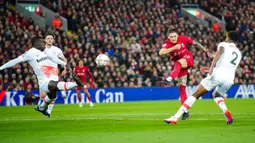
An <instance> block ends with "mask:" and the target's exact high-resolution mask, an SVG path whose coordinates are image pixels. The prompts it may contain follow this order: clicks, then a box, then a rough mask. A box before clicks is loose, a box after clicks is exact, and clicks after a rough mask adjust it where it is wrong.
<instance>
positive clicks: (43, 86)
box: [39, 76, 58, 92]
mask: <svg viewBox="0 0 255 143" xmlns="http://www.w3.org/2000/svg"><path fill="white" fill-rule="evenodd" d="M50 81H58V77H57V78H56V76H51V77H50V78H47V79H45V80H44V81H40V82H39V88H40V89H41V90H42V91H44V92H49V89H48V85H49V82H50Z"/></svg>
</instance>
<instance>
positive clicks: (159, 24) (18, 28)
mask: <svg viewBox="0 0 255 143" xmlns="http://www.w3.org/2000/svg"><path fill="white" fill-rule="evenodd" d="M187 2H191V3H198V1H188V0H186V1H185V0H183V1H182V3H187ZM209 2H210V3H209ZM213 2H214V1H213V0H211V1H207V0H204V1H200V3H199V4H200V5H201V7H202V8H204V9H205V10H207V11H208V12H211V13H212V14H214V15H216V16H218V17H220V18H221V17H222V15H220V14H221V13H219V12H218V11H219V10H220V7H219V5H220V6H223V7H224V10H225V11H224V12H223V13H222V14H224V15H223V16H224V17H225V20H226V22H228V25H227V28H228V29H234V30H237V31H239V32H240V35H241V38H240V43H239V48H240V49H241V51H242V53H243V60H242V62H241V65H240V67H239V68H238V71H237V77H236V79H235V83H239V84H248V83H255V72H254V71H255V64H254V61H255V55H254V53H255V51H254V49H255V47H254V44H255V42H254V41H255V23H254V21H255V20H254V18H255V5H254V2H250V3H249V4H248V5H242V4H239V3H241V2H239V1H230V2H222V1H221V3H217V4H216V3H213ZM209 4H210V7H209V6H208V5H209ZM211 4H212V7H211ZM45 5H46V6H48V7H49V8H51V9H53V10H54V11H55V12H59V14H60V15H62V16H64V17H65V18H66V19H67V20H68V29H69V30H70V31H69V32H63V31H61V30H58V31H54V32H55V35H56V43H55V44H56V46H58V47H59V48H61V49H62V50H63V52H64V54H65V56H66V57H68V61H69V64H68V73H67V75H66V76H64V77H62V80H67V81H69V80H71V79H70V73H72V69H73V67H74V66H75V65H76V62H77V60H78V59H79V58H83V59H84V62H85V64H86V65H87V66H89V68H90V69H91V71H92V73H93V75H94V77H95V81H96V85H95V87H104V88H107V87H142V86H148V87H150V86H156V81H157V80H161V79H163V78H164V77H166V76H167V75H169V73H170V72H171V70H172V66H173V63H172V62H171V61H170V60H169V58H168V57H167V56H166V57H163V58H161V57H159V54H158V51H159V49H160V48H161V45H162V43H163V42H164V40H165V39H166V31H167V28H168V27H169V26H170V25H173V26H175V27H176V28H177V30H178V32H179V33H180V34H183V35H188V36H190V37H192V38H193V39H195V40H197V41H199V42H200V43H202V44H203V45H204V46H206V47H207V48H208V49H209V50H210V51H212V52H213V51H215V50H216V45H217V44H218V42H220V41H223V40H224V37H225V32H224V31H222V30H221V29H219V31H218V32H215V31H214V30H213V28H206V27H202V26H201V25H199V23H192V22H190V21H189V19H188V18H187V17H183V16H182V14H181V13H180V10H179V8H178V7H175V6H171V5H170V4H169V3H168V0H152V1H142V0H140V1H136V0H104V1H98V0H94V1H92V0H88V1H82V0H62V1H61V3H58V2H57V1H54V0H48V1H47V0H46V3H45ZM0 11H4V12H0V13H1V14H0V19H1V21H0V64H1V65H2V64H3V63H5V62H7V61H8V60H10V59H12V58H15V57H17V56H19V55H20V54H22V53H23V52H24V51H25V50H26V49H28V48H29V47H31V44H29V36H31V35H34V34H43V33H45V32H46V31H45V30H42V29H40V28H39V26H38V25H35V24H34V23H33V21H32V20H30V19H25V18H24V16H22V14H20V13H19V12H17V11H15V10H12V9H9V8H7V9H3V8H0ZM2 14H4V15H2ZM52 30H54V28H52V27H49V28H48V29H47V31H52ZM190 49H191V51H192V53H193V55H194V58H195V65H194V67H193V69H191V70H190V75H189V80H188V85H197V84H198V83H199V82H200V81H201V79H202V78H203V77H204V76H205V74H203V73H201V72H200V71H199V68H200V67H201V66H209V65H210V62H211V59H209V58H207V57H206V54H205V53H203V52H202V51H200V50H199V49H198V48H196V47H193V46H191V47H190ZM99 53H107V54H108V55H109V56H110V57H111V59H112V62H113V65H114V66H112V67H105V68H104V69H100V68H99V67H96V64H95V62H94V59H95V57H96V56H97V55H98V54H99ZM31 71H32V70H31V68H30V67H29V66H28V64H27V63H24V64H21V65H17V66H16V67H14V68H11V69H8V70H4V72H2V74H0V83H1V86H3V88H4V89H7V90H12V89H26V87H27V86H28V85H32V86H33V89H38V84H37V79H36V77H35V75H33V73H32V72H31ZM91 86H92V85H91ZM1 88H2V87H1Z"/></svg>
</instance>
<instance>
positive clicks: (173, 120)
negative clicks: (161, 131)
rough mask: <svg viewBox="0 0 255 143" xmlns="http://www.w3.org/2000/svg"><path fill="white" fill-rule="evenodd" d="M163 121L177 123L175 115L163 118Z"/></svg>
mask: <svg viewBox="0 0 255 143" xmlns="http://www.w3.org/2000/svg"><path fill="white" fill-rule="evenodd" d="M164 122H166V123H167V124H177V122H178V119H177V118H176V117H174V116H172V117H170V118H168V119H165V120H164Z"/></svg>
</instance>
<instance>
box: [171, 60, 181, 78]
mask: <svg viewBox="0 0 255 143" xmlns="http://www.w3.org/2000/svg"><path fill="white" fill-rule="evenodd" d="M181 68H182V65H181V64H180V63H179V62H176V63H175V65H174V70H173V71H172V73H171V74H170V76H171V77H172V79H175V78H176V77H177V76H178V74H179V73H180V70H181Z"/></svg>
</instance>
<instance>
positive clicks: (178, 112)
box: [174, 96, 197, 118]
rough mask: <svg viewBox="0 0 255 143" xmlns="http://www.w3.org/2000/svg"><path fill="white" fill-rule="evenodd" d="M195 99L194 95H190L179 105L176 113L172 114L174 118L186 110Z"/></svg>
mask: <svg viewBox="0 0 255 143" xmlns="http://www.w3.org/2000/svg"><path fill="white" fill-rule="evenodd" d="M196 100H197V99H196V98H195V97H194V96H190V97H189V98H188V99H187V100H186V101H185V102H184V103H183V105H182V106H181V107H180V109H179V110H178V111H177V113H176V114H175V115H174V117H175V118H180V116H181V115H182V114H183V113H184V112H188V109H189V108H190V107H191V106H192V105H193V104H194V103H195V101H196Z"/></svg>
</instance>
